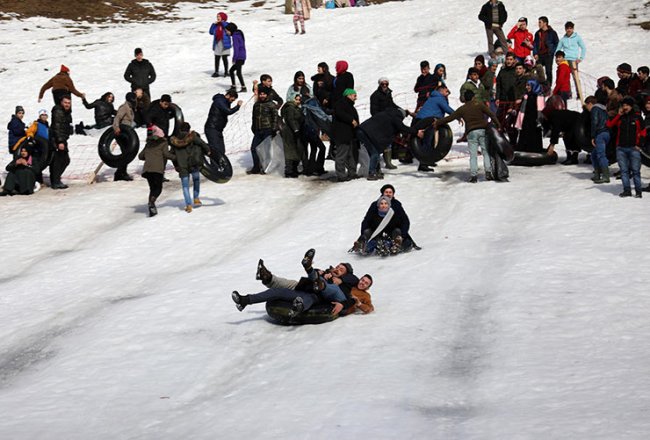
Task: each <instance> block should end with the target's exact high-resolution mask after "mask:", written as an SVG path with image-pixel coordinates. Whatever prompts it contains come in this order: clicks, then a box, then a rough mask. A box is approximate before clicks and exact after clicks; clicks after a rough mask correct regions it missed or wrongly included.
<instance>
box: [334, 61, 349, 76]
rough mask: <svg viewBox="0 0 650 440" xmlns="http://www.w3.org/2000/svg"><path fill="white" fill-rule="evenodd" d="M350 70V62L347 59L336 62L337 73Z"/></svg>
mask: <svg viewBox="0 0 650 440" xmlns="http://www.w3.org/2000/svg"><path fill="white" fill-rule="evenodd" d="M347 71H348V62H347V61H337V62H336V73H337V74H341V73H344V72H347Z"/></svg>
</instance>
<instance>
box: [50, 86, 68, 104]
mask: <svg viewBox="0 0 650 440" xmlns="http://www.w3.org/2000/svg"><path fill="white" fill-rule="evenodd" d="M64 96H70V92H69V91H68V90H65V89H56V90H54V89H52V99H54V105H58V104H59V103H60V102H61V98H63V97H64Z"/></svg>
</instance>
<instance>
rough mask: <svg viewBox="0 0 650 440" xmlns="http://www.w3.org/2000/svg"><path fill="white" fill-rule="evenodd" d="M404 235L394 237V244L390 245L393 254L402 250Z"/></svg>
mask: <svg viewBox="0 0 650 440" xmlns="http://www.w3.org/2000/svg"><path fill="white" fill-rule="evenodd" d="M402 242H403V240H402V236H401V235H398V236H397V237H395V238H394V239H393V245H392V246H391V247H390V254H391V255H397V254H399V253H400V252H401V250H402Z"/></svg>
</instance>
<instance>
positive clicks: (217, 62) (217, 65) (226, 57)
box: [214, 55, 228, 73]
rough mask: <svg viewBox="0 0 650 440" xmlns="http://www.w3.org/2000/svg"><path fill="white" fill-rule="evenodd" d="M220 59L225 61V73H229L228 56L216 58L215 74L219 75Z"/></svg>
mask: <svg viewBox="0 0 650 440" xmlns="http://www.w3.org/2000/svg"><path fill="white" fill-rule="evenodd" d="M219 58H221V59H222V60H223V73H226V72H228V55H221V56H219V55H215V56H214V73H219Z"/></svg>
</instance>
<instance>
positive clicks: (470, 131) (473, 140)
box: [434, 90, 500, 183]
mask: <svg viewBox="0 0 650 440" xmlns="http://www.w3.org/2000/svg"><path fill="white" fill-rule="evenodd" d="M464 98H465V104H463V105H462V106H460V108H459V109H458V110H456V111H455V112H453V113H452V114H451V115H449V116H447V117H446V118H443V119H439V120H437V121H435V122H434V127H436V129H437V128H438V126H439V125H442V124H447V123H449V122H451V121H453V120H455V119H462V120H463V121H464V122H465V130H466V132H467V143H468V144H469V154H470V156H469V170H470V178H469V182H470V183H476V182H478V177H477V175H478V149H479V147H481V152H482V153H483V166H484V167H485V180H494V176H493V175H492V171H490V170H491V169H492V164H491V162H490V155H489V154H488V152H487V142H486V137H485V129H486V128H487V126H488V125H489V122H488V121H487V120H486V119H485V116H486V115H487V116H489V117H490V119H491V120H492V123H493V124H495V125H496V126H497V128H498V127H500V124H499V121H498V120H497V116H496V115H495V114H494V113H492V111H491V110H490V109H489V108H488V107H487V106H486V105H484V104H483V103H482V102H479V101H478V100H476V99H474V92H472V91H471V90H467V91H466V92H465V96H464Z"/></svg>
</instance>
